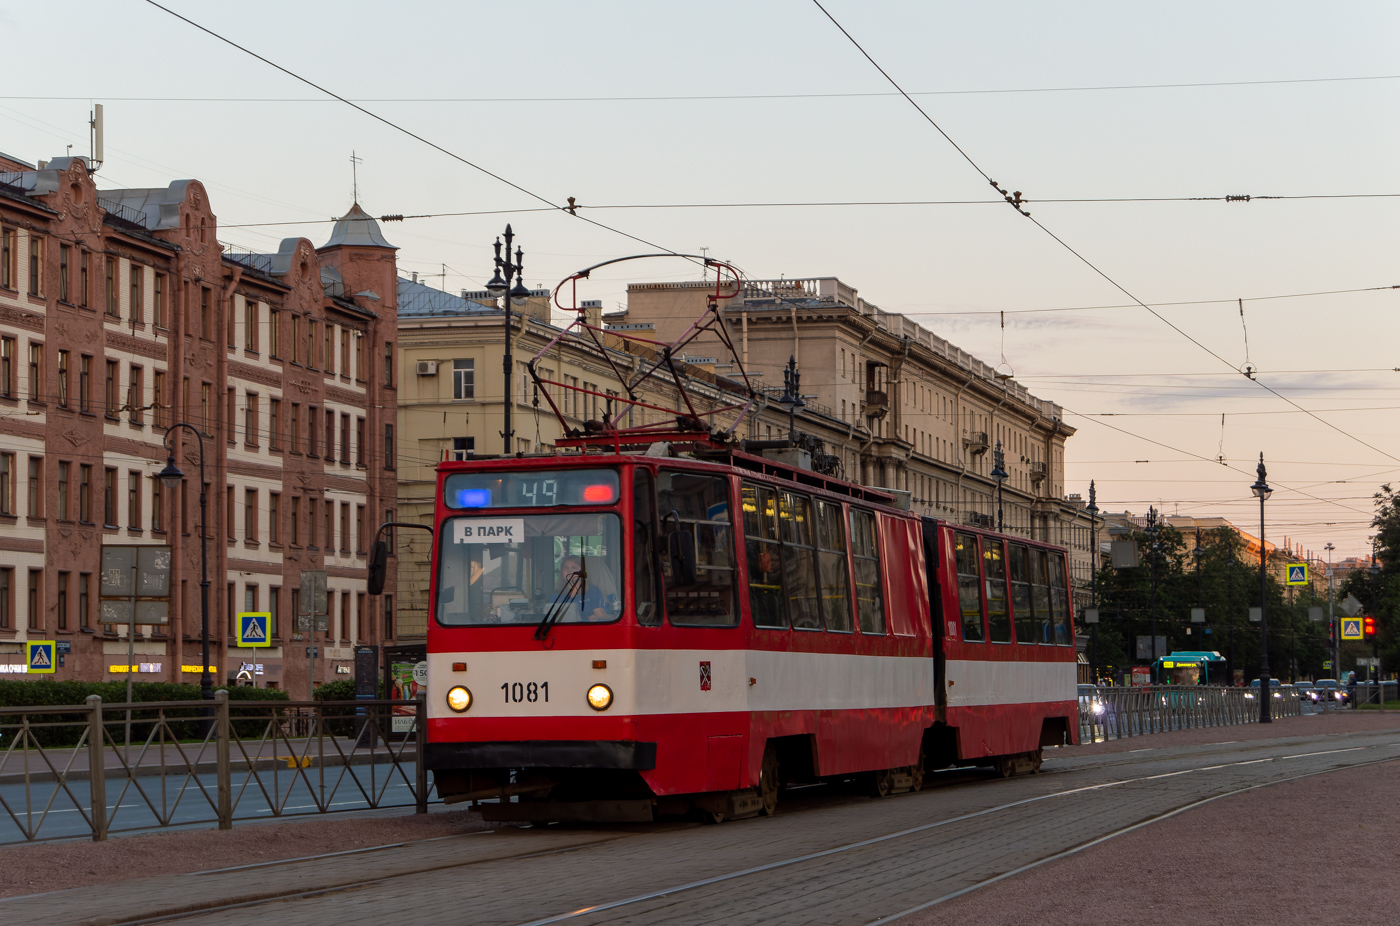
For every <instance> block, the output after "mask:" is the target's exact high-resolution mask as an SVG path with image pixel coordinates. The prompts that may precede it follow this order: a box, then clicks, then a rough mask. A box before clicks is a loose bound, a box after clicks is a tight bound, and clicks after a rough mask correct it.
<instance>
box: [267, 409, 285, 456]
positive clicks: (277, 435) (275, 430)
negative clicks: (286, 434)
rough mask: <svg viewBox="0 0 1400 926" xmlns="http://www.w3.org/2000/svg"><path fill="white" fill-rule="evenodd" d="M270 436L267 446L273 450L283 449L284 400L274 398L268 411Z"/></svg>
mask: <svg viewBox="0 0 1400 926" xmlns="http://www.w3.org/2000/svg"><path fill="white" fill-rule="evenodd" d="M268 417H269V419H270V420H269V421H268V432H269V433H268V438H267V446H269V447H271V448H272V449H273V450H278V449H281V446H282V443H281V440H282V400H281V399H272V400H271V403H270V409H269V413H268Z"/></svg>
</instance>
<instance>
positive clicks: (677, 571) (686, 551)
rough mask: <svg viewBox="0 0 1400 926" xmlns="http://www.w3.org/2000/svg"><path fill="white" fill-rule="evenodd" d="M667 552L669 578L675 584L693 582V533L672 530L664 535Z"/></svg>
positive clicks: (691, 583) (689, 583)
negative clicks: (669, 566) (669, 568)
mask: <svg viewBox="0 0 1400 926" xmlns="http://www.w3.org/2000/svg"><path fill="white" fill-rule="evenodd" d="M666 547H667V552H668V553H669V555H670V559H671V579H672V581H673V582H674V583H675V584H676V585H681V586H684V585H694V584H695V578H696V577H695V535H694V534H692V533H690V532H689V531H683V530H678V531H672V532H671V533H669V534H667V535H666Z"/></svg>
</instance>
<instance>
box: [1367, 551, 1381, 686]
mask: <svg viewBox="0 0 1400 926" xmlns="http://www.w3.org/2000/svg"><path fill="white" fill-rule="evenodd" d="M1370 572H1371V619H1372V621H1374V620H1375V619H1376V617H1378V616H1379V610H1380V604H1381V597H1380V596H1381V567H1380V564H1379V563H1377V562H1376V538H1374V537H1372V538H1371V569H1370ZM1371 626H1372V627H1374V626H1375V624H1374V623H1373V624H1372V625H1371ZM1379 656H1380V645H1379V644H1378V643H1377V642H1376V634H1375V633H1374V632H1373V633H1372V634H1371V671H1370V672H1369V673H1367V678H1368V680H1369V679H1371V678H1375V679H1376V680H1379V679H1380V677H1381V673H1380V671H1379V669H1380V666H1379V663H1378V657H1379Z"/></svg>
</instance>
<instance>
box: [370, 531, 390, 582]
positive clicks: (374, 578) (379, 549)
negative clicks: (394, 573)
mask: <svg viewBox="0 0 1400 926" xmlns="http://www.w3.org/2000/svg"><path fill="white" fill-rule="evenodd" d="M388 568H389V548H388V547H387V546H385V544H384V541H382V540H376V541H375V542H374V545H373V546H371V547H370V548H369V593H370V594H371V595H382V594H384V578H385V574H386V573H387V572H388Z"/></svg>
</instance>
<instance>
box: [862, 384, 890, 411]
mask: <svg viewBox="0 0 1400 926" xmlns="http://www.w3.org/2000/svg"><path fill="white" fill-rule="evenodd" d="M889 410H890V394H889V393H888V392H884V391H882V390H879V389H867V390H865V414H866V417H868V418H883V417H885V413H886V412H888V411H889Z"/></svg>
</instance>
